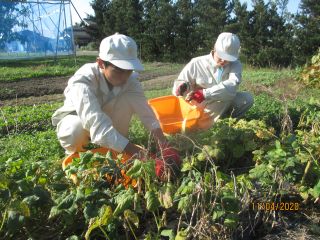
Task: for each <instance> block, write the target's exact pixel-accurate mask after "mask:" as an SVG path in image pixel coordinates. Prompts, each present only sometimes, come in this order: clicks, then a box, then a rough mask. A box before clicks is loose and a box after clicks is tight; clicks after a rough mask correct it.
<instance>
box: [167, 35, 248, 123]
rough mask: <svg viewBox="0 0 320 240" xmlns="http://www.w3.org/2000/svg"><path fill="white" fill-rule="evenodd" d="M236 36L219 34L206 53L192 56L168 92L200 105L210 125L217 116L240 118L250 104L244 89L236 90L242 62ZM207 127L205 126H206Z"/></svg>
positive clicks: (239, 81) (239, 80)
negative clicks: (210, 49) (207, 115)
mask: <svg viewBox="0 0 320 240" xmlns="http://www.w3.org/2000/svg"><path fill="white" fill-rule="evenodd" d="M239 50H240V41H239V38H238V37H237V35H235V34H232V33H228V32H224V33H221V34H220V35H219V36H218V38H217V40H216V43H215V45H214V49H213V50H212V51H211V52H210V54H208V55H204V56H200V57H196V58H193V59H192V60H191V61H190V62H189V63H188V64H187V65H186V66H185V67H184V68H183V70H182V71H181V73H180V74H179V76H178V79H177V80H175V82H174V86H173V91H172V93H173V94H174V95H176V96H184V97H185V98H186V100H189V101H193V102H194V103H195V104H198V105H199V106H201V107H203V108H204V109H205V112H207V113H208V114H209V115H210V116H211V122H210V123H209V125H210V124H212V123H213V122H215V121H216V120H217V119H218V118H219V117H221V115H224V114H226V113H230V114H231V116H232V117H241V116H243V115H244V114H245V112H246V111H247V110H248V109H249V108H250V107H251V106H252V104H253V97H252V95H251V94H250V93H248V92H238V91H237V90H238V88H239V85H240V83H241V74H242V65H241V63H240V61H239V60H238V56H239ZM208 127H209V126H208Z"/></svg>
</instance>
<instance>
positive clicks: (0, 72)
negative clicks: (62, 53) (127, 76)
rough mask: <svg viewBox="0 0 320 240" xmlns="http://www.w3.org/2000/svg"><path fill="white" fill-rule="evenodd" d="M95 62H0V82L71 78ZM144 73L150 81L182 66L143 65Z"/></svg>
mask: <svg viewBox="0 0 320 240" xmlns="http://www.w3.org/2000/svg"><path fill="white" fill-rule="evenodd" d="M95 61H96V56H78V57H77V58H76V59H75V58H74V57H60V58H58V59H57V60H55V59H52V58H44V59H43V58H40V59H23V60H6V61H4V60H0V82H10V81H18V80H24V79H31V78H44V77H59V76H71V75H73V74H74V73H75V72H76V71H77V70H78V69H79V68H80V67H81V66H82V65H84V64H86V63H92V62H95ZM143 65H144V67H145V71H143V72H142V76H143V75H144V76H145V78H147V79H150V78H152V77H153V76H159V75H167V74H175V73H178V72H179V71H180V70H181V69H182V68H183V64H175V63H143Z"/></svg>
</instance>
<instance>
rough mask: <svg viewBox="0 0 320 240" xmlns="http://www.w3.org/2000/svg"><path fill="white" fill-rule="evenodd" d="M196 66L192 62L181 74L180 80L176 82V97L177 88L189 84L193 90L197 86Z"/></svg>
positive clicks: (174, 93) (174, 88) (174, 92)
mask: <svg viewBox="0 0 320 240" xmlns="http://www.w3.org/2000/svg"><path fill="white" fill-rule="evenodd" d="M195 70H196V69H195V64H194V62H193V61H190V62H189V63H188V64H187V65H186V66H185V67H184V68H183V69H182V71H181V72H180V74H179V76H178V78H177V79H176V80H175V81H174V84H173V88H172V94H173V95H175V96H176V91H177V88H178V87H179V86H180V84H182V83H185V82H188V83H189V84H190V88H191V89H192V88H193V87H194V85H195Z"/></svg>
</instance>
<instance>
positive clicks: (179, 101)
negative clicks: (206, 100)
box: [148, 96, 209, 134]
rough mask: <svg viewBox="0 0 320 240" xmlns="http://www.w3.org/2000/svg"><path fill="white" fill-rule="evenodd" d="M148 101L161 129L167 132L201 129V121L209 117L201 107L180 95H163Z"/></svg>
mask: <svg viewBox="0 0 320 240" xmlns="http://www.w3.org/2000/svg"><path fill="white" fill-rule="evenodd" d="M148 103H149V105H150V106H151V108H152V109H153V111H154V113H155V115H156V117H157V119H158V120H159V122H160V126H161V129H162V131H163V132H165V133H168V134H170V133H178V132H185V131H186V130H192V129H201V128H203V127H202V126H201V121H204V120H206V121H207V120H208V119H209V116H208V115H207V114H206V113H204V112H203V110H202V109H199V108H197V107H196V106H195V105H192V104H191V103H189V102H187V101H185V100H184V99H183V98H182V97H176V96H163V97H158V98H154V99H150V100H149V101H148Z"/></svg>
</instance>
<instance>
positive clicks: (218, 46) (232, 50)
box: [214, 32, 240, 62]
mask: <svg viewBox="0 0 320 240" xmlns="http://www.w3.org/2000/svg"><path fill="white" fill-rule="evenodd" d="M214 46H215V50H216V52H217V54H218V56H219V57H220V58H221V59H223V60H226V61H230V62H233V61H236V60H237V59H238V57H239V50H240V40H239V38H238V36H237V35H235V34H233V33H229V32H223V33H221V34H220V35H219V36H218V38H217V41H216V43H215V45H214Z"/></svg>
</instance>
